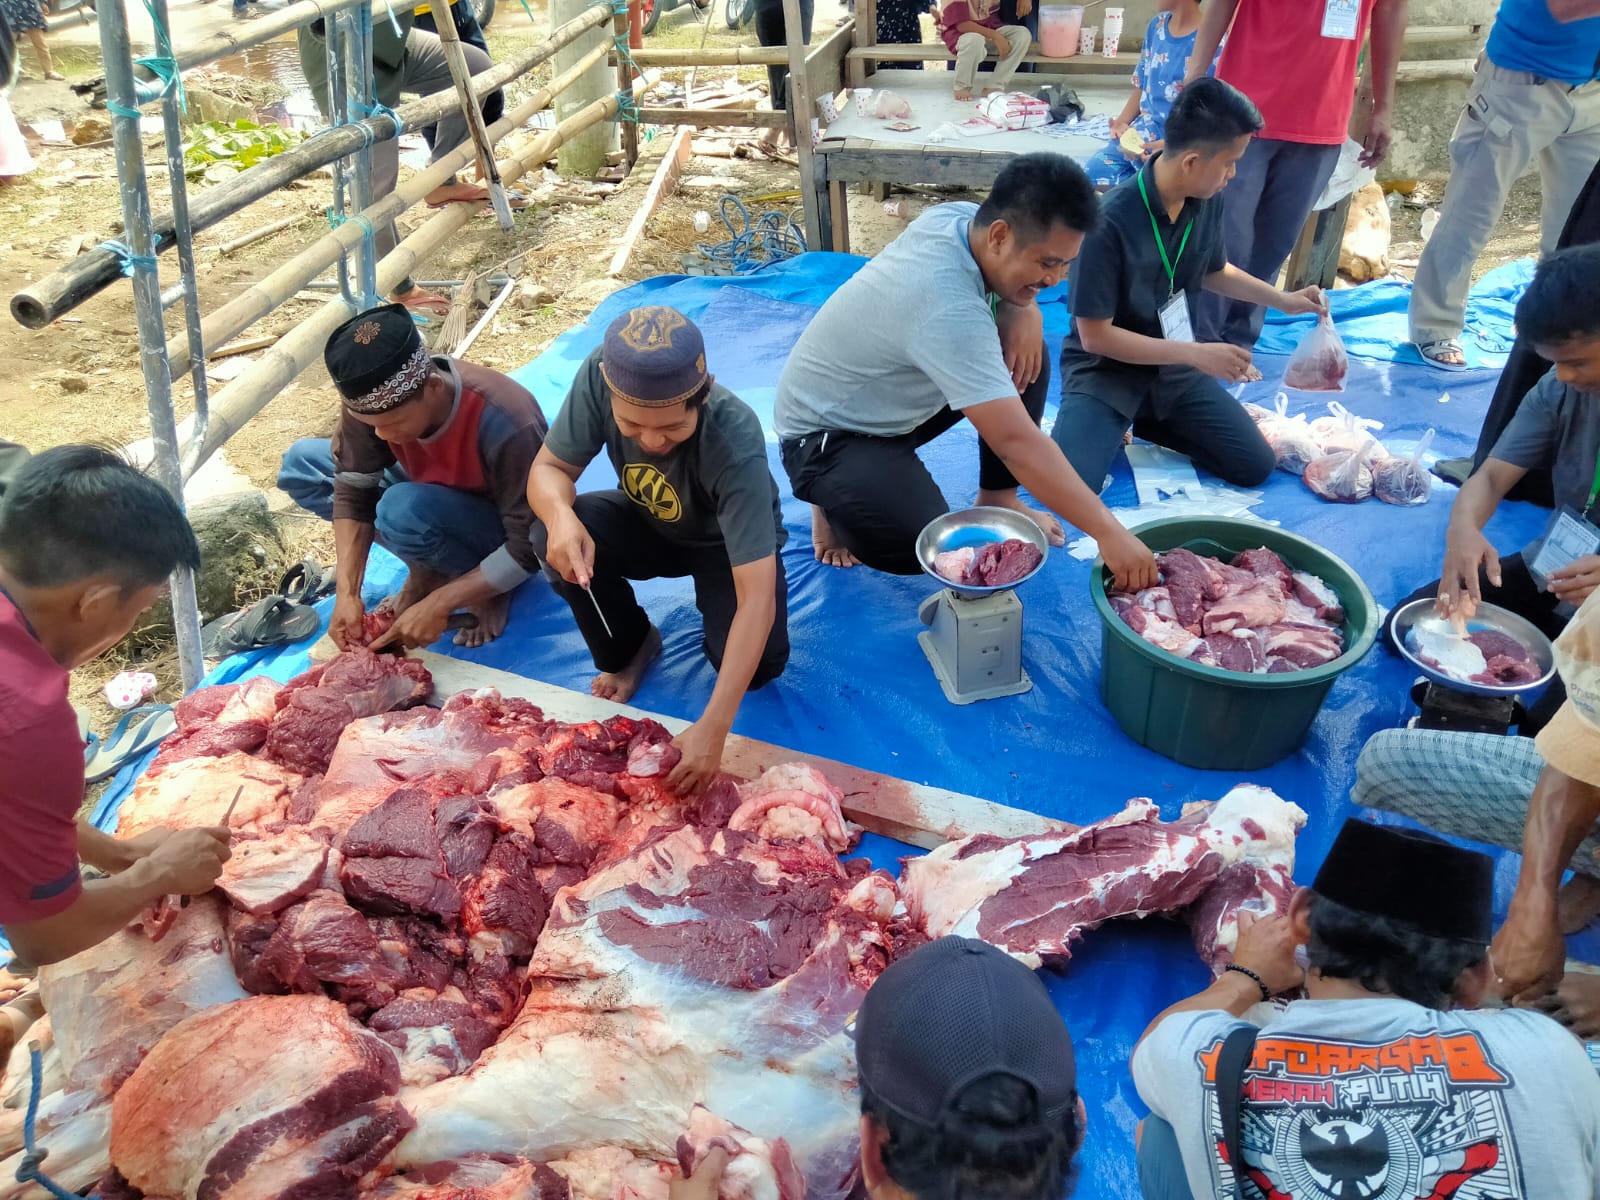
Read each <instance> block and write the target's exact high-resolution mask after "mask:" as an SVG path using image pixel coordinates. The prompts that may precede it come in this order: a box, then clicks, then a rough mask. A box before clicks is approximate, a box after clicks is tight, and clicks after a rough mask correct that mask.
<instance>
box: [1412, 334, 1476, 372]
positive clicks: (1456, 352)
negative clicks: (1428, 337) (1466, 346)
mask: <svg viewBox="0 0 1600 1200" xmlns="http://www.w3.org/2000/svg"><path fill="white" fill-rule="evenodd" d="M1417 353H1418V354H1420V355H1422V361H1423V362H1425V363H1427V364H1428V365H1429V366H1430V367H1437V368H1438V369H1439V370H1441V371H1465V370H1466V369H1467V356H1466V353H1465V351H1463V350H1462V349H1461V343H1460V342H1458V341H1456V339H1455V338H1440V339H1439V340H1438V341H1437V342H1418V343H1417Z"/></svg>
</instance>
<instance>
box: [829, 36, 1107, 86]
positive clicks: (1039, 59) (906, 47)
mask: <svg viewBox="0 0 1600 1200" xmlns="http://www.w3.org/2000/svg"><path fill="white" fill-rule="evenodd" d="M955 57H956V56H955V55H954V54H951V53H950V51H949V50H947V49H945V46H944V43H943V42H904V43H901V42H896V43H889V42H884V43H880V44H878V45H876V46H871V47H860V46H858V47H856V48H855V49H853V50H851V51H850V52H849V53H848V54H847V55H846V58H848V59H852V60H855V61H857V62H883V63H897V62H954V61H955ZM1022 61H1023V62H1028V63H1042V64H1045V65H1047V66H1051V67H1055V68H1057V69H1058V70H1059V71H1060V72H1061V73H1062V74H1066V75H1112V76H1115V77H1117V78H1119V79H1122V78H1126V77H1127V76H1128V75H1129V73H1130V72H1132V70H1133V68H1134V66H1135V65H1136V64H1137V63H1138V61H1139V56H1138V55H1137V54H1135V53H1133V52H1131V51H1125V52H1123V53H1121V54H1118V55H1115V56H1114V57H1112V58H1106V57H1105V56H1103V55H1100V54H1074V55H1073V56H1072V57H1071V58H1051V57H1050V56H1049V55H1047V54H1041V53H1039V52H1038V51H1030V52H1029V53H1028V56H1027V57H1026V58H1024V59H1023V60H1022Z"/></svg>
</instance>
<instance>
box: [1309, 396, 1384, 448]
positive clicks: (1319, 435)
mask: <svg viewBox="0 0 1600 1200" xmlns="http://www.w3.org/2000/svg"><path fill="white" fill-rule="evenodd" d="M1309 428H1310V430H1311V436H1312V437H1314V438H1316V439H1317V449H1318V451H1319V452H1321V453H1323V454H1330V453H1332V452H1333V451H1335V450H1360V449H1361V448H1362V447H1364V446H1370V449H1369V450H1368V451H1367V460H1368V461H1369V462H1376V461H1377V460H1378V459H1380V458H1387V457H1388V455H1389V452H1388V451H1387V450H1385V449H1384V448H1383V445H1382V443H1381V442H1379V441H1378V439H1377V438H1376V437H1375V436H1374V435H1373V432H1372V431H1373V430H1375V429H1382V428H1383V422H1382V421H1375V420H1372V419H1371V418H1368V417H1358V416H1356V415H1355V413H1353V412H1351V411H1350V410H1349V409H1348V408H1346V407H1345V406H1344V405H1342V404H1340V403H1339V402H1338V401H1337V400H1330V401H1328V415H1327V416H1325V417H1318V418H1317V419H1316V420H1315V421H1312V422H1311V424H1310V426H1309Z"/></svg>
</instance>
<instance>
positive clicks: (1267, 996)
mask: <svg viewBox="0 0 1600 1200" xmlns="http://www.w3.org/2000/svg"><path fill="white" fill-rule="evenodd" d="M1222 971H1223V974H1227V973H1228V972H1229V971H1237V972H1239V974H1241V975H1243V976H1244V977H1245V978H1247V979H1253V980H1255V985H1256V986H1257V987H1258V988H1260V989H1261V1000H1262V1002H1263V1003H1266V1002H1267V1001H1270V1000H1271V999H1272V989H1271V988H1269V987H1268V986H1267V985H1266V982H1265V981H1264V980H1263V979H1262V978H1261V976H1259V975H1257V974H1256V973H1255V972H1254V971H1252V970H1251V969H1250V968H1249V967H1241V966H1240V965H1239V964H1238V963H1229V964H1228V965H1227V966H1225V967H1223V968H1222Z"/></svg>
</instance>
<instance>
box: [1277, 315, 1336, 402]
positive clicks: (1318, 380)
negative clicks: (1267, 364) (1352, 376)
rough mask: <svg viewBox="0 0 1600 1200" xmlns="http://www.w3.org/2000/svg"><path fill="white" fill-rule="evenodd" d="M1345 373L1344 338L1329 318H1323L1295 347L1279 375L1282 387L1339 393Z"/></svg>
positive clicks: (1318, 320)
mask: <svg viewBox="0 0 1600 1200" xmlns="http://www.w3.org/2000/svg"><path fill="white" fill-rule="evenodd" d="M1349 370H1350V357H1349V355H1347V354H1346V353H1345V351H1344V339H1342V338H1341V337H1340V336H1339V331H1338V330H1337V329H1335V328H1334V327H1333V318H1332V317H1331V316H1327V315H1323V316H1322V317H1319V318H1318V319H1317V324H1316V327H1315V328H1313V329H1312V330H1311V332H1310V333H1308V334H1306V336H1305V337H1303V338H1301V339H1300V344H1299V345H1298V346H1296V347H1295V349H1294V354H1293V355H1292V356H1291V357H1290V359H1289V365H1288V367H1287V368H1285V370H1284V372H1283V384H1284V386H1285V387H1292V388H1295V389H1297V390H1299V391H1302V392H1342V391H1344V377H1345V375H1346V374H1347V373H1348V372H1349Z"/></svg>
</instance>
